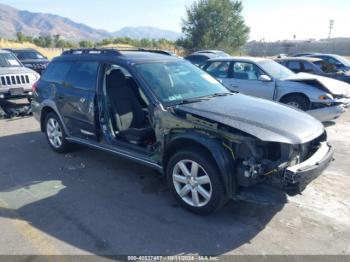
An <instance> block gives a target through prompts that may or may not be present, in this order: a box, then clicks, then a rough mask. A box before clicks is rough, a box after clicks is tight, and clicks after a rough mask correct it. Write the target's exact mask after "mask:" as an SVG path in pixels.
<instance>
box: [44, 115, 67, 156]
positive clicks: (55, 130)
mask: <svg viewBox="0 0 350 262" xmlns="http://www.w3.org/2000/svg"><path fill="white" fill-rule="evenodd" d="M45 134H46V138H47V141H48V143H49V145H50V147H51V148H52V149H53V150H54V151H56V152H58V153H66V152H68V151H69V142H68V141H67V140H66V137H67V136H66V133H65V132H64V129H63V125H62V123H61V121H60V119H59V117H58V116H57V115H56V114H55V113H49V114H47V116H46V118H45Z"/></svg>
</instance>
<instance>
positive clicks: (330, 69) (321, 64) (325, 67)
mask: <svg viewBox="0 0 350 262" xmlns="http://www.w3.org/2000/svg"><path fill="white" fill-rule="evenodd" d="M313 64H314V65H316V66H317V67H318V68H320V69H321V70H322V71H323V72H324V73H335V72H337V68H336V67H335V66H334V65H332V64H329V63H327V62H325V61H323V60H321V61H316V62H313Z"/></svg>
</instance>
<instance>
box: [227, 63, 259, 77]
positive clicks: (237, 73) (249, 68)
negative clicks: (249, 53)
mask: <svg viewBox="0 0 350 262" xmlns="http://www.w3.org/2000/svg"><path fill="white" fill-rule="evenodd" d="M261 75H265V73H264V72H263V71H262V70H261V69H260V68H259V67H257V66H256V65H254V64H252V63H247V62H236V63H235V64H234V66H233V78H236V79H242V80H258V79H259V77H260V76H261Z"/></svg>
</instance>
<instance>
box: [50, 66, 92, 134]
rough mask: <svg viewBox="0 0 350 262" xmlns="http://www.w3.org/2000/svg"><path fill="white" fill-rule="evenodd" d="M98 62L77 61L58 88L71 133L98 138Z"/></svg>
mask: <svg viewBox="0 0 350 262" xmlns="http://www.w3.org/2000/svg"><path fill="white" fill-rule="evenodd" d="M98 70H99V63H98V62H89V61H82V62H75V63H73V64H72V66H71V69H70V71H69V73H68V74H67V76H66V77H65V79H64V81H63V83H62V84H61V85H60V86H59V88H58V90H57V91H58V92H57V93H58V94H57V96H58V97H57V102H56V103H57V106H58V110H59V111H60V113H61V115H62V117H63V121H64V122H65V124H66V126H67V128H68V131H69V132H70V135H72V136H75V137H81V138H87V139H96V125H95V122H96V121H95V115H96V112H95V111H96V106H95V103H96V100H95V96H96V86H97V76H98Z"/></svg>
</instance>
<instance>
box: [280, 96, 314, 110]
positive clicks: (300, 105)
mask: <svg viewBox="0 0 350 262" xmlns="http://www.w3.org/2000/svg"><path fill="white" fill-rule="evenodd" d="M281 102H282V103H284V104H287V105H289V106H292V107H294V108H297V109H300V110H303V111H307V110H309V109H310V101H309V99H307V98H306V97H305V96H303V95H299V94H294V95H289V96H287V97H285V98H283V99H282V100H281Z"/></svg>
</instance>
